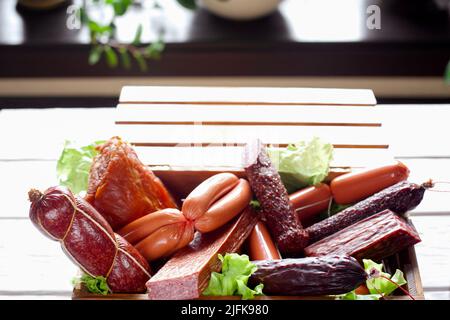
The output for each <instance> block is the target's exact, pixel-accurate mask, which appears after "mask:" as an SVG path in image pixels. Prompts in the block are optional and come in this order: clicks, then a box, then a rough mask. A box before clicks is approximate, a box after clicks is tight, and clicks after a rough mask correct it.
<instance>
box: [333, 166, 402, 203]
mask: <svg viewBox="0 0 450 320" xmlns="http://www.w3.org/2000/svg"><path fill="white" fill-rule="evenodd" d="M408 176H409V169H408V167H406V166H405V165H404V164H403V163H401V162H400V161H398V162H397V163H395V164H391V165H385V166H382V167H377V168H371V169H366V170H362V171H358V172H351V173H347V174H344V175H341V176H339V177H337V178H335V179H333V180H332V181H331V184H330V187H331V193H332V194H333V198H334V201H335V202H336V203H338V204H351V203H355V202H358V201H361V200H364V199H365V198H367V197H369V196H371V195H373V194H375V193H377V192H379V191H381V190H383V189H386V188H388V187H390V186H392V185H394V184H396V183H398V182H400V181H403V180H406V179H407V178H408Z"/></svg>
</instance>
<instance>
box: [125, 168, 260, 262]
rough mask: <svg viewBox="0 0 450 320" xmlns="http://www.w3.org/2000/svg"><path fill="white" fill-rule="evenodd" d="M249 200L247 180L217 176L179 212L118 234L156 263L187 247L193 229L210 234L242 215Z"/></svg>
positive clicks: (141, 222)
mask: <svg viewBox="0 0 450 320" xmlns="http://www.w3.org/2000/svg"><path fill="white" fill-rule="evenodd" d="M251 199H252V191H251V189H250V185H249V183H248V182H247V180H244V179H239V178H238V177H236V176H235V175H234V174H232V173H219V174H217V175H214V176H212V177H210V178H209V179H207V180H205V181H203V182H202V183H201V184H199V185H198V186H197V188H195V189H194V190H193V191H192V192H191V193H190V194H189V195H188V197H187V198H186V200H185V201H184V203H183V207H182V210H183V211H180V210H178V209H173V208H166V209H162V210H159V211H156V212H152V213H150V214H147V215H146V216H144V217H141V218H139V219H137V220H135V221H133V222H131V223H129V224H127V225H126V226H124V227H123V228H122V229H120V230H119V231H118V233H119V234H120V235H122V236H123V237H124V238H125V239H126V240H128V241H129V242H130V243H131V244H133V245H134V246H135V247H136V249H138V251H139V252H140V253H141V254H142V255H143V256H144V257H145V258H146V259H147V260H150V261H151V260H156V259H159V258H162V257H167V256H170V255H171V254H173V253H174V252H175V251H177V250H178V249H180V248H182V247H185V246H187V245H188V244H189V243H190V242H191V241H192V239H193V238H194V232H195V230H198V231H200V232H201V233H207V232H211V231H213V230H216V229H218V228H219V227H221V226H223V225H224V224H226V223H227V222H228V221H230V220H232V219H233V218H234V217H235V216H237V215H238V214H239V213H241V212H242V211H243V210H244V209H245V208H246V207H248V204H249V202H250V200H251Z"/></svg>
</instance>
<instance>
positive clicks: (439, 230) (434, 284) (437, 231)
mask: <svg viewBox="0 0 450 320" xmlns="http://www.w3.org/2000/svg"><path fill="white" fill-rule="evenodd" d="M412 221H413V223H414V225H415V226H416V229H417V231H418V232H419V234H420V237H421V239H422V242H421V243H419V244H417V245H416V252H417V256H418V258H419V269H420V274H421V277H422V282H423V286H424V289H426V288H445V289H447V290H448V289H449V288H450V277H449V276H448V270H449V269H450V246H449V243H450V232H449V230H450V215H449V216H442V217H439V218H437V217H434V216H429V217H427V216H420V217H412Z"/></svg>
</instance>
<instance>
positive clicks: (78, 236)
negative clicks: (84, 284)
mask: <svg viewBox="0 0 450 320" xmlns="http://www.w3.org/2000/svg"><path fill="white" fill-rule="evenodd" d="M28 197H29V199H30V201H31V206H30V220H31V221H32V222H33V224H34V225H35V226H36V227H37V228H38V230H40V231H41V232H42V233H43V234H45V235H46V236H47V237H49V238H51V239H53V240H56V241H59V242H60V243H61V246H62V248H63V250H64V252H65V253H66V254H67V255H68V256H69V258H70V259H71V260H72V261H73V262H74V263H75V264H77V265H78V266H79V267H80V268H81V269H82V270H83V271H84V272H85V273H87V274H89V275H91V276H103V277H105V278H106V280H107V283H108V286H109V288H110V289H111V291H112V292H128V293H137V292H143V291H145V283H146V282H147V281H148V280H149V279H150V267H149V265H148V263H147V261H145V259H144V258H143V257H142V256H141V254H140V253H139V252H138V251H137V250H136V249H135V248H133V247H132V246H131V245H130V244H129V243H128V242H127V241H126V240H124V239H123V238H122V237H120V236H119V235H117V234H115V233H114V232H113V230H112V228H111V226H110V225H109V224H108V222H107V221H106V220H105V219H104V218H103V217H102V216H101V215H100V213H98V211H97V210H95V208H94V207H92V206H91V205H90V204H89V203H87V202H86V201H85V200H84V199H82V198H80V197H78V196H74V195H73V194H72V192H71V191H70V190H69V189H67V188H66V187H60V186H57V187H52V188H49V189H47V190H46V191H45V192H44V193H41V192H40V191H38V190H36V189H31V190H30V192H29V193H28Z"/></svg>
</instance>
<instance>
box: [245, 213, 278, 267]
mask: <svg viewBox="0 0 450 320" xmlns="http://www.w3.org/2000/svg"><path fill="white" fill-rule="evenodd" d="M248 251H249V256H250V259H251V260H278V259H281V256H280V253H279V252H278V249H277V247H276V246H275V243H274V242H273V240H272V237H271V236H270V233H269V230H267V228H266V226H265V225H264V223H263V222H261V221H259V222H258V223H257V224H256V226H255V227H254V228H253V230H252V233H251V234H250V237H249V238H248Z"/></svg>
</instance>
